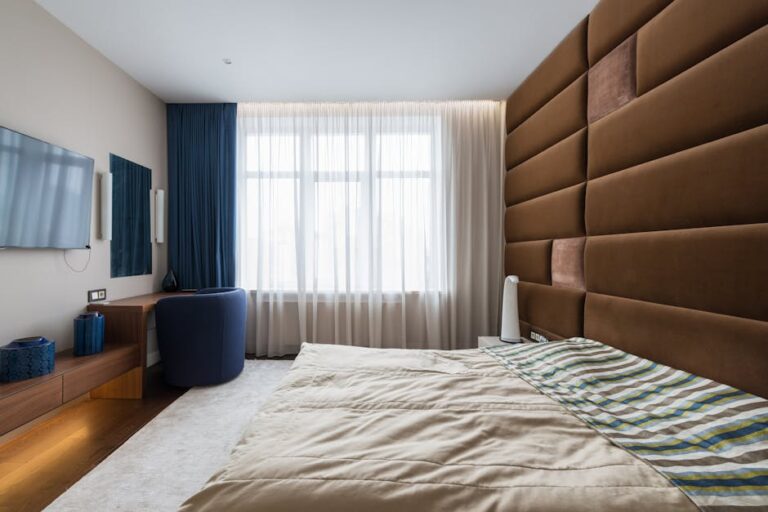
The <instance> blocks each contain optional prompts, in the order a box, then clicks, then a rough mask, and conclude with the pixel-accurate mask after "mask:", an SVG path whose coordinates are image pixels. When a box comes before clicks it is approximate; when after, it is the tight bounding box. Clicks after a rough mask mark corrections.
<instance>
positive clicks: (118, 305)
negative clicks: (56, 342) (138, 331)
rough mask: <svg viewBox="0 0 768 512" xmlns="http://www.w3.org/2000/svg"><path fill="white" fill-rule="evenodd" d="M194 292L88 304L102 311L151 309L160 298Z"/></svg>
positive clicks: (163, 293)
mask: <svg viewBox="0 0 768 512" xmlns="http://www.w3.org/2000/svg"><path fill="white" fill-rule="evenodd" d="M193 293H194V292H157V293H148V294H147V295H139V296H136V297H128V298H126V299H118V300H107V301H104V302H92V303H91V304H88V311H101V310H102V309H140V310H142V311H150V310H151V309H153V308H154V307H155V304H157V301H159V300H160V299H165V298H166V297H177V296H179V295H192V294H193Z"/></svg>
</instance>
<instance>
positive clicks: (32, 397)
mask: <svg viewBox="0 0 768 512" xmlns="http://www.w3.org/2000/svg"><path fill="white" fill-rule="evenodd" d="M140 354H141V352H140V348H139V346H138V345H128V344H112V345H110V344H105V345H104V352H101V353H99V354H94V355H90V356H81V357H75V356H74V354H73V353H72V350H71V349H70V350H64V351H62V352H59V353H57V354H56V364H55V366H54V370H53V372H51V373H49V374H48V375H44V376H42V377H36V378H34V379H27V380H22V381H17V382H8V383H3V384H0V435H2V434H4V433H6V432H9V431H11V430H13V429H14V428H16V427H19V426H21V425H23V424H24V423H27V422H28V421H30V420H33V419H34V418H36V417H38V416H40V415H42V414H45V413H46V412H48V411H50V410H53V409H55V408H56V407H59V406H60V405H62V404H64V403H66V402H69V401H70V400H72V399H74V398H77V397H78V396H81V395H83V394H85V393H87V392H89V391H91V390H92V389H95V388H97V387H99V386H101V385H102V384H105V383H107V382H109V381H111V380H112V379H115V378H117V377H119V376H120V375H122V374H124V373H126V372H128V371H130V370H131V369H132V368H136V367H137V366H139V364H140V358H139V356H140Z"/></svg>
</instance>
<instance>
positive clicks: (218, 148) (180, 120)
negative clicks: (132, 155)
mask: <svg viewBox="0 0 768 512" xmlns="http://www.w3.org/2000/svg"><path fill="white" fill-rule="evenodd" d="M167 109H168V110H167V113H168V264H169V266H170V268H172V269H173V271H174V272H175V273H176V276H177V279H178V281H179V285H180V286H181V287H182V288H206V287H215V286H234V284H235V151H236V121H237V104H235V103H223V104H169V105H168V106H167Z"/></svg>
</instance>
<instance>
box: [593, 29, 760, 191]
mask: <svg viewBox="0 0 768 512" xmlns="http://www.w3.org/2000/svg"><path fill="white" fill-rule="evenodd" d="M766 59H768V26H765V27H763V28H762V29H760V30H758V31H756V32H753V33H752V34H750V35H749V36H747V37H745V38H743V39H741V40H739V41H738V42H736V43H734V44H733V45H731V46H729V47H728V48H726V49H725V50H723V51H721V52H719V53H717V54H715V55H713V56H712V57H710V58H708V59H706V60H704V61H703V62H700V63H699V64H697V65H696V66H694V67H693V68H691V69H689V70H687V71H686V72H684V73H683V74H681V75H678V76H677V77H675V78H673V79H672V80H669V81H667V82H666V83H664V84H662V85H660V86H659V87H657V88H655V89H653V90H652V91H650V92H649V93H647V94H644V95H643V96H640V97H638V98H637V99H635V100H634V101H632V102H631V103H629V104H628V105H626V106H625V107H624V108H622V109H621V110H618V111H616V112H614V114H613V115H610V116H607V117H604V118H603V119H601V120H599V121H597V122H595V123H594V124H592V125H590V130H589V137H588V155H589V158H588V174H589V177H590V178H596V177H598V176H602V175H605V174H608V173H610V172H614V171H617V170H620V169H623V168H626V167H630V166H633V165H636V164H639V163H642V162H646V161H649V160H652V159H654V158H659V157H661V156H664V155H669V154H671V153H674V152H676V151H681V150H684V149H687V148H690V147H692V146H696V145H698V144H703V143H705V142H709V141H711V140H715V139H717V138H720V137H723V136H726V135H730V134H733V133H736V132H739V131H742V130H747V129H749V128H753V127H755V126H758V125H761V124H764V123H766V122H767V121H768V94H765V91H766V90H768V66H765V65H758V63H759V62H765V61H766Z"/></svg>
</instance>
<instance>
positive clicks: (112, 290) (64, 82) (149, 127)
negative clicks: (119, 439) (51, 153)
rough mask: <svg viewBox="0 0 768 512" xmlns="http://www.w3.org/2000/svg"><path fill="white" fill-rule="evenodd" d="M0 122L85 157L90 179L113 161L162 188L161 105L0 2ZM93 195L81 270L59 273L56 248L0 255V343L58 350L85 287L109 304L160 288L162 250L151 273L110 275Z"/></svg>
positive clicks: (35, 10) (83, 47)
mask: <svg viewBox="0 0 768 512" xmlns="http://www.w3.org/2000/svg"><path fill="white" fill-rule="evenodd" d="M137 37H141V34H137ZM0 125H2V126H5V127H7V128H11V129H13V130H17V131H20V132H22V133H25V134H28V135H31V136H33V137H37V138H40V139H43V140H45V141H47V142H51V143H53V144H57V145H60V146H63V147H65V148H67V149H71V150H73V151H77V152H79V153H82V154H84V155H88V156H90V157H92V158H93V159H94V160H95V172H96V173H97V174H98V173H104V172H109V154H110V153H115V154H118V155H120V156H123V157H125V158H128V159H129V160H133V161H135V162H137V163H139V164H141V165H144V166H146V167H149V168H150V169H152V188H162V189H166V188H167V187H166V184H167V169H166V128H165V126H166V125H165V105H164V104H163V102H162V101H160V100H159V99H158V98H157V97H155V96H154V95H153V94H152V93H151V92H149V91H148V90H147V89H145V88H144V87H142V86H141V85H140V84H139V83H137V82H136V81H134V80H133V79H132V78H130V77H129V76H128V75H127V74H126V73H125V72H123V71H122V70H120V69H119V68H118V67H116V66H115V65H114V64H112V63H111V62H109V61H108V60H107V59H106V58H105V57H103V56H102V55H101V54H100V53H98V52H97V51H96V50H94V49H93V48H92V47H90V46H88V45H87V44H86V43H85V42H83V41H82V40H81V39H80V38H79V37H78V36H77V35H75V34H74V33H73V32H71V31H70V30H69V29H68V28H66V27H65V26H64V25H62V24H61V23H59V22H58V21H57V20H56V19H55V18H53V17H52V16H51V15H49V14H48V13H47V12H46V11H44V10H43V9H42V8H41V7H39V6H38V5H37V4H36V3H34V2H33V1H32V0H2V3H0ZM97 197H98V180H95V181H94V194H93V205H94V208H93V211H92V215H91V218H92V225H91V246H92V248H93V249H92V253H91V261H90V264H89V265H88V267H87V269H86V270H85V271H84V272H82V273H76V272H73V271H72V270H70V269H69V268H67V266H66V264H65V262H64V253H65V251H60V250H49V249H37V250H20V249H6V250H0V345H3V344H5V343H7V342H9V341H11V340H13V339H14V338H18V337H22V336H33V335H42V336H46V337H48V338H52V339H55V340H56V342H57V349H58V350H62V349H64V348H68V347H71V346H72V318H74V317H75V316H76V315H77V314H78V313H80V312H82V311H83V309H84V307H85V306H86V297H87V294H86V292H87V290H89V289H93V288H106V289H107V296H108V298H110V299H116V298H121V297H127V296H131V295H137V294H142V293H148V292H151V291H153V290H157V289H159V286H160V281H161V280H162V277H163V275H164V274H165V270H166V244H162V245H158V244H153V250H152V270H153V274H152V275H151V276H140V277H123V278H117V279H111V278H110V265H109V242H103V241H101V240H100V239H99V238H98V235H99V229H98V220H99V215H98V208H97V206H98V201H97ZM66 254H67V259H68V260H69V261H70V263H71V264H72V265H73V266H74V267H76V268H82V266H83V265H84V264H85V262H86V260H87V251H84V250H82V251H81V250H73V251H66Z"/></svg>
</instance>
